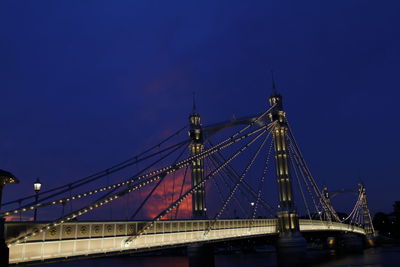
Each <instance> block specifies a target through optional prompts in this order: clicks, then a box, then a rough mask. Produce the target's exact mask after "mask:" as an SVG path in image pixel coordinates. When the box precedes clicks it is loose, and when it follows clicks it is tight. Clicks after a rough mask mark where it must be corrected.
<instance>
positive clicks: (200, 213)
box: [189, 100, 207, 219]
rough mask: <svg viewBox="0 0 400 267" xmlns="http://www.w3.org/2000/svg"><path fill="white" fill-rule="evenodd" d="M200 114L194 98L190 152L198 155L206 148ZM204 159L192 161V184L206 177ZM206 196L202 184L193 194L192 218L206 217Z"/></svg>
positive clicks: (190, 127) (190, 118)
mask: <svg viewBox="0 0 400 267" xmlns="http://www.w3.org/2000/svg"><path fill="white" fill-rule="evenodd" d="M200 119H201V118H200V114H198V113H197V112H196V105H195V103H194V100H193V112H192V114H190V116H189V136H190V140H191V142H190V144H189V151H190V154H191V155H192V156H193V155H196V154H199V153H201V152H202V151H203V150H204V144H203V130H202V127H201V123H200ZM203 164H204V163H203V159H196V160H193V161H192V165H191V167H192V186H196V185H198V184H199V183H201V182H202V181H203V179H204V165H203ZM206 210H207V209H206V197H205V186H204V185H202V186H200V187H199V188H198V189H197V190H196V191H194V193H193V195H192V218H193V219H205V218H207V215H206Z"/></svg>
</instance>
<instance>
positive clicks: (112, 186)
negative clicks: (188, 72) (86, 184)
mask: <svg viewBox="0 0 400 267" xmlns="http://www.w3.org/2000/svg"><path fill="white" fill-rule="evenodd" d="M186 143H188V142H183V143H181V144H180V145H179V146H178V147H176V148H175V149H174V150H172V151H170V152H169V153H167V154H165V155H164V156H162V157H161V158H160V159H158V160H156V161H155V162H154V163H152V164H150V165H149V166H147V167H146V168H144V169H143V170H141V171H140V172H139V174H140V173H142V172H143V171H145V170H147V169H149V168H151V167H152V166H154V165H155V164H157V163H158V162H160V161H161V160H162V159H164V158H166V157H168V156H169V155H171V154H172V153H174V152H175V151H177V150H178V149H180V148H181V147H182V146H184V145H185V144H186ZM137 175H138V174H135V175H134V176H133V177H136V176H137ZM138 180H140V179H139V178H132V179H129V180H126V181H124V182H120V183H115V184H112V185H109V186H104V187H101V188H98V189H94V190H90V191H87V192H84V193H80V194H76V195H74V196H70V197H65V198H62V199H59V200H53V201H49V202H46V203H38V204H35V205H32V206H24V207H21V208H19V209H15V210H10V211H6V212H3V213H0V216H7V215H12V214H16V213H19V212H24V211H29V210H34V209H37V208H44V207H48V206H51V205H57V204H66V203H68V202H70V201H73V200H77V199H80V198H82V197H86V196H91V195H93V194H96V193H100V192H104V191H108V190H112V189H114V190H115V189H118V188H120V187H122V186H125V185H130V184H132V183H134V182H137V181H138Z"/></svg>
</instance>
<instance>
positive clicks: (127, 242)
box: [125, 126, 267, 247]
mask: <svg viewBox="0 0 400 267" xmlns="http://www.w3.org/2000/svg"><path fill="white" fill-rule="evenodd" d="M262 128H267V127H265V126H264V127H262ZM266 131H267V130H266V129H264V130H263V131H262V132H261V133H259V134H258V135H257V136H256V137H254V138H253V139H252V140H250V141H249V142H248V143H246V144H245V145H244V146H242V147H241V148H240V149H239V150H238V151H237V152H236V153H235V154H233V155H232V156H231V157H230V158H229V159H228V160H227V161H226V162H224V163H223V164H221V165H220V166H219V167H218V168H217V169H215V170H214V171H213V172H211V173H210V174H208V175H207V176H206V177H205V178H204V179H203V180H202V181H201V182H200V183H198V184H197V185H196V186H193V187H192V188H191V189H190V190H188V191H187V192H186V193H185V194H183V195H182V196H181V197H180V198H179V199H177V200H176V201H175V202H174V203H172V204H171V205H169V206H168V207H167V208H166V209H164V210H163V211H162V212H160V213H159V214H158V215H157V216H156V217H155V218H153V220H152V221H151V222H148V223H146V225H144V226H143V227H142V228H141V229H140V230H139V231H138V232H137V233H136V234H135V235H132V236H130V237H129V238H128V239H126V240H125V246H127V247H128V246H129V245H130V244H131V243H132V241H133V240H134V239H136V238H138V237H139V236H141V235H143V234H144V233H146V231H147V230H148V229H149V228H150V227H152V226H153V225H154V223H155V222H157V221H159V220H160V219H161V218H163V217H164V216H166V215H167V214H168V213H169V212H171V211H172V210H173V209H174V208H176V207H178V206H179V205H180V204H181V203H182V202H183V201H184V200H185V199H186V198H188V197H189V196H191V195H192V194H193V193H194V192H195V191H196V190H198V189H199V188H200V187H201V186H204V184H205V182H206V181H207V180H209V179H210V178H212V177H214V176H215V175H216V174H217V173H218V172H219V171H220V170H221V169H223V168H224V167H226V166H227V164H228V163H229V162H231V161H232V160H233V159H235V158H236V157H237V156H238V155H240V154H241V153H242V152H243V151H245V150H246V149H247V148H248V147H249V146H251V145H252V144H253V143H254V142H255V141H256V140H257V139H258V138H260V137H261V136H262V135H263V134H264V133H265V132H266Z"/></svg>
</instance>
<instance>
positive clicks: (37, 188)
mask: <svg viewBox="0 0 400 267" xmlns="http://www.w3.org/2000/svg"><path fill="white" fill-rule="evenodd" d="M41 188H42V184H41V183H40V180H39V178H37V179H36V182H35V183H34V184H33V189H34V190H35V193H36V195H35V204H36V205H37V204H38V200H39V191H40V189H41ZM36 219H37V208H35V213H34V215H33V221H34V222H36Z"/></svg>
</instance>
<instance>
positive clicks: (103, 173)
mask: <svg viewBox="0 0 400 267" xmlns="http://www.w3.org/2000/svg"><path fill="white" fill-rule="evenodd" d="M186 128H187V126H184V127H182V128H181V129H179V130H178V131H176V132H175V133H173V134H172V135H170V136H168V137H167V138H166V139H164V140H163V141H161V142H160V143H158V144H156V145H155V146H152V147H150V148H149V149H147V150H145V151H144V152H142V153H140V154H138V155H136V156H134V157H131V158H129V159H127V160H124V161H123V162H120V163H118V164H116V165H113V166H111V167H109V168H107V169H104V170H102V171H99V172H97V173H94V174H91V175H89V176H86V177H84V178H81V179H78V180H75V181H73V182H71V183H68V184H65V185H61V186H58V187H55V188H51V189H49V190H45V191H41V192H39V193H37V194H34V195H29V196H26V197H23V198H19V199H17V200H12V201H9V202H5V203H3V204H2V205H1V207H3V206H6V205H10V204H14V203H20V202H22V201H25V200H28V199H34V198H36V196H39V197H40V196H43V195H45V194H48V193H51V192H54V191H57V190H61V189H63V188H66V189H65V190H62V191H59V192H56V193H54V194H52V195H49V196H46V197H42V198H41V199H40V200H41V201H44V200H47V199H49V198H52V197H54V196H57V195H60V194H62V193H65V192H67V191H69V190H71V189H75V188H78V187H80V186H82V185H85V184H87V183H90V182H93V181H95V180H97V179H100V178H102V177H105V176H107V175H108V174H112V173H115V172H118V171H120V170H122V169H125V168H126V167H129V166H131V165H134V164H137V163H139V162H141V161H144V160H147V159H149V158H152V157H154V156H157V155H158V154H159V153H160V152H156V153H153V154H151V155H148V156H146V157H143V158H141V156H144V155H145V154H147V153H148V152H150V151H152V150H153V149H155V148H157V147H159V146H160V145H161V144H164V143H165V142H167V141H169V140H170V139H171V138H173V137H175V136H177V135H179V134H180V133H181V132H182V131H183V130H184V129H186ZM186 142H188V141H183V142H181V143H177V144H175V145H172V146H169V147H167V148H165V149H164V150H163V151H168V150H170V149H173V148H174V147H176V146H178V145H180V144H182V143H186ZM132 160H134V161H133V162H132ZM32 204H33V203H29V204H27V205H26V206H31V205H32ZM23 208H26V207H23Z"/></svg>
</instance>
